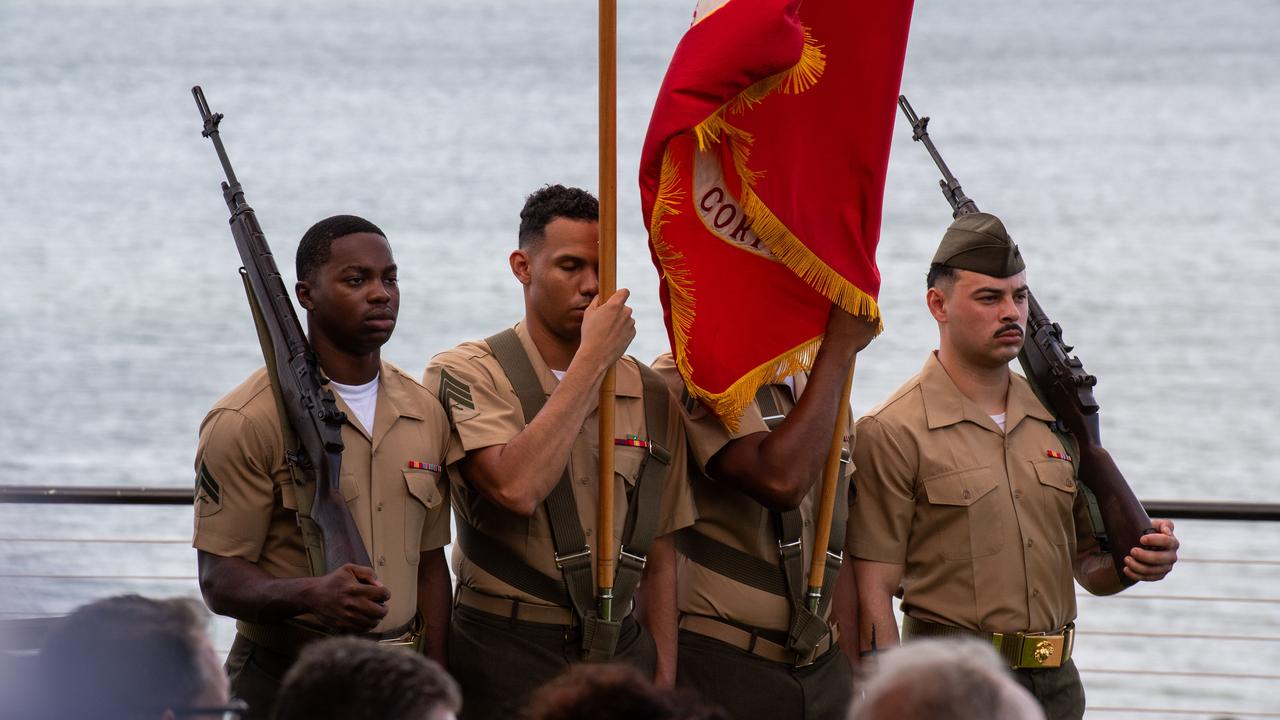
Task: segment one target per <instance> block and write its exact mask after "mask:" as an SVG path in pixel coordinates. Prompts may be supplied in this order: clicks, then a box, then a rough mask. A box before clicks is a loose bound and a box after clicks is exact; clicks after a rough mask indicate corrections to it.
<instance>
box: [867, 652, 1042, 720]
mask: <svg viewBox="0 0 1280 720" xmlns="http://www.w3.org/2000/svg"><path fill="white" fill-rule="evenodd" d="M863 691H864V693H863V697H862V698H861V699H858V700H855V701H854V703H853V709H852V711H851V712H850V713H849V720H939V719H940V718H947V719H948V720H1044V711H1042V710H1041V709H1040V705H1039V704H1038V703H1037V702H1036V700H1035V698H1033V697H1032V696H1031V693H1029V692H1027V691H1026V690H1025V689H1024V688H1023V687H1022V686H1021V685H1019V684H1018V683H1017V681H1016V680H1014V679H1013V678H1012V677H1011V676H1010V674H1009V671H1008V670H1007V669H1006V668H1005V666H1004V665H1003V664H1002V663H1001V660H1000V657H999V656H998V655H996V652H995V650H994V649H992V648H991V646H990V645H987V644H984V643H980V642H977V641H974V640H959V641H958V640H917V641H913V642H910V643H907V644H906V645H903V646H902V647H900V648H896V649H893V650H890V651H888V652H885V653H883V654H880V655H877V656H876V668H875V671H874V672H873V673H872V674H871V676H870V677H869V678H868V679H867V680H866V681H865V682H864V683H863Z"/></svg>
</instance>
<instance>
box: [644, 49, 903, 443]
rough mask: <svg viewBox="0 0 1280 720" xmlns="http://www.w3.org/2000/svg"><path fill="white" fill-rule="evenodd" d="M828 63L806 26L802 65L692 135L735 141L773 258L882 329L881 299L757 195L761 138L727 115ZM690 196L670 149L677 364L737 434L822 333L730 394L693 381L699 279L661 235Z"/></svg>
mask: <svg viewBox="0 0 1280 720" xmlns="http://www.w3.org/2000/svg"><path fill="white" fill-rule="evenodd" d="M825 69H826V55H825V54H824V53H823V52H822V46H821V45H819V44H818V43H817V42H816V41H815V40H814V38H813V35H812V34H811V33H810V32H809V29H808V28H807V27H806V28H804V45H803V47H802V49H801V52H800V58H799V60H798V61H797V62H796V64H795V65H793V66H792V67H790V68H788V69H787V70H785V71H783V72H780V73H777V74H775V75H772V76H770V77H768V78H765V79H764V80H761V81H759V82H757V83H754V84H752V85H751V86H749V87H747V88H746V89H745V90H743V91H742V92H740V93H739V94H738V95H737V96H736V97H734V98H733V99H732V100H730V101H729V102H727V103H725V104H724V105H721V106H720V108H718V109H717V110H716V111H715V112H714V113H712V114H711V115H710V116H708V117H707V119H706V120H703V121H702V122H701V123H698V125H696V126H695V127H694V128H693V135H694V137H695V139H696V140H697V143H698V149H699V150H700V151H706V150H707V149H708V148H710V147H711V146H712V145H715V144H717V143H720V142H728V143H729V149H730V152H731V154H732V157H733V164H734V169H735V171H736V172H737V174H738V176H739V178H741V182H742V198H741V202H742V210H743V213H744V214H745V215H746V217H747V218H748V219H749V220H750V221H751V228H752V230H753V231H755V233H756V235H757V236H758V237H759V238H760V240H761V241H762V242H763V243H764V244H765V246H766V247H768V248H769V251H770V252H771V253H772V254H773V256H774V257H775V258H777V259H778V261H779V262H781V263H782V264H784V265H785V266H787V267H788V268H790V269H791V270H792V271H793V272H795V273H796V274H798V275H799V276H800V277H801V278H803V279H804V280H805V282H807V283H808V284H809V285H810V286H811V287H813V288H814V289H815V290H816V291H818V292H819V293H821V294H822V295H823V296H825V297H827V298H828V299H829V300H831V301H832V302H833V303H835V304H837V305H839V306H840V307H841V308H843V309H844V310H845V311H846V312H849V313H851V314H853V315H855V316H857V317H861V318H865V319H867V320H871V321H874V322H876V323H877V325H878V328H877V331H876V332H877V334H878V333H879V332H880V331H881V330H882V329H883V324H882V323H881V319H880V309H879V306H878V305H877V304H876V301H875V299H873V298H872V297H871V296H870V295H868V294H867V293H866V292H864V291H863V290H861V289H860V288H858V287H857V286H855V285H854V284H853V283H851V282H849V281H848V280H847V279H846V278H845V277H844V276H842V275H840V273H838V272H836V270H835V269H833V268H832V267H831V266H829V265H827V264H826V263H825V262H823V261H822V259H821V258H819V257H818V256H817V255H814V254H813V252H812V251H811V250H809V248H807V247H805V245H804V243H803V242H801V241H800V239H799V238H797V237H796V236H795V234H794V233H792V232H791V230H790V229H789V228H787V226H786V225H785V224H784V223H783V222H782V221H781V220H779V219H778V217H777V216H776V215H774V214H773V212H772V211H771V210H770V209H769V208H768V206H766V205H765V203H764V202H763V201H762V200H761V199H760V197H759V196H758V195H756V194H755V191H754V190H753V186H754V185H755V183H756V181H757V180H758V179H759V177H760V174H761V173H760V172H759V171H755V170H752V169H750V168H749V167H748V166H747V160H748V159H749V157H750V154H751V145H752V143H753V142H754V138H753V137H752V135H751V133H749V132H747V131H745V130H743V129H741V128H738V127H735V126H734V125H732V124H731V123H730V122H729V121H728V120H727V119H726V115H729V114H741V113H743V112H745V111H746V110H748V109H750V108H751V107H753V106H755V105H756V104H758V103H760V102H761V101H762V100H763V99H764V98H765V97H766V96H768V95H770V94H771V93H773V92H782V93H800V92H804V91H805V90H808V89H809V88H811V87H813V86H814V85H815V84H816V83H817V82H818V81H819V80H820V79H821V77H822V73H823V71H824V70H825ZM683 199H684V190H683V189H681V188H680V187H679V166H678V165H677V164H676V162H675V159H674V158H673V157H672V155H671V151H670V149H669V148H668V149H667V150H666V151H665V153H664V155H663V159H662V173H661V177H660V179H659V185H658V194H657V197H656V198H655V200H654V206H653V211H652V214H651V216H650V223H649V228H650V230H649V237H650V241H651V242H652V243H653V249H654V254H655V255H656V256H657V258H658V262H659V264H660V265H661V267H662V280H663V281H664V282H665V283H666V286H667V295H668V299H669V303H670V309H671V326H672V327H671V329H672V337H673V339H674V340H675V348H674V351H675V362H676V367H677V369H678V370H679V372H680V375H681V376H682V377H683V378H684V381H685V385H686V387H688V389H689V394H690V395H691V396H693V397H696V398H698V399H699V400H701V401H702V402H704V403H706V404H707V406H708V407H710V408H711V409H712V410H713V411H714V412H715V413H716V415H717V416H719V418H720V420H721V422H723V423H724V425H725V426H726V427H727V428H728V429H729V430H730V431H731V432H732V431H736V430H737V429H738V426H739V423H740V422H741V419H742V412H743V410H744V409H745V408H746V407H747V406H748V405H750V404H751V403H752V402H753V401H754V400H755V395H756V391H757V390H758V389H759V388H760V386H762V385H765V384H767V383H772V382H775V381H777V380H779V379H781V378H785V377H787V376H790V375H794V374H796V373H798V372H801V371H807V370H808V369H809V368H811V367H813V361H814V358H815V357H816V356H817V353H818V348H819V347H821V345H822V338H823V336H821V335H819V336H818V337H816V338H813V339H811V340H807V341H805V342H804V343H801V344H800V345H798V346H796V347H794V348H792V349H790V350H788V351H786V352H785V353H782V354H781V355H779V356H778V357H775V358H773V359H771V360H768V361H766V362H764V363H762V364H760V365H759V366H757V367H756V368H755V369H753V370H751V371H750V372H748V373H747V374H745V375H743V376H742V377H741V378H739V379H738V380H737V381H735V382H734V383H733V384H732V385H730V386H729V387H728V388H727V389H725V390H724V391H723V392H712V391H709V390H706V389H705V388H702V387H700V386H699V385H697V384H696V383H694V382H693V381H692V377H693V367H692V364H691V362H690V359H689V355H688V341H689V332H690V330H691V329H692V327H693V319H694V315H695V307H696V301H695V297H694V288H693V280H692V278H690V277H689V271H688V269H687V268H686V267H685V266H684V256H683V255H682V254H681V253H680V252H679V251H677V250H676V249H675V248H673V247H672V246H671V245H670V244H669V243H668V242H666V240H665V239H663V237H662V226H663V224H664V223H665V218H666V217H667V216H668V215H676V214H679V212H680V211H679V209H678V205H679V203H680V202H681V201H682V200H683Z"/></svg>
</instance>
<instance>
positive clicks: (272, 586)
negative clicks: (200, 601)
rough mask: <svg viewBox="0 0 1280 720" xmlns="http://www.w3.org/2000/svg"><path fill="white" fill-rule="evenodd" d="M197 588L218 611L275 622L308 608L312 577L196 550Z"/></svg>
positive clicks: (241, 618) (308, 609)
mask: <svg viewBox="0 0 1280 720" xmlns="http://www.w3.org/2000/svg"><path fill="white" fill-rule="evenodd" d="M197 557H198V563H199V567H200V592H201V594H202V595H203V596H204V600H205V604H207V605H208V606H209V609H210V610H212V611H213V612H215V613H217V614H219V615H226V616H229V617H233V618H236V619H238V620H245V621H247V622H257V623H263V622H277V621H280V620H287V619H289V618H291V617H296V616H298V615H302V614H304V613H307V612H310V610H311V605H310V602H309V601H308V599H307V598H308V595H309V594H310V593H311V592H312V590H313V588H314V585H315V583H314V578H310V577H301V578H278V577H274V576H272V575H270V574H268V573H267V571H265V570H263V569H262V568H260V567H258V566H257V565H254V564H253V563H251V562H249V561H247V560H244V559H242V558H234V557H221V556H218V555H212V554H210V553H206V552H203V551H201V552H199V553H198V555H197Z"/></svg>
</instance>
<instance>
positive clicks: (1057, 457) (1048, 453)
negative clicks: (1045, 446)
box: [1044, 450, 1071, 462]
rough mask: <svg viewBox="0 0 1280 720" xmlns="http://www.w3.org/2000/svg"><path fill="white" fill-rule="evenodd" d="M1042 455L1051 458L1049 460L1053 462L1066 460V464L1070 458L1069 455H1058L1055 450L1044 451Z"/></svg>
mask: <svg viewBox="0 0 1280 720" xmlns="http://www.w3.org/2000/svg"><path fill="white" fill-rule="evenodd" d="M1044 454H1045V455H1046V456H1048V457H1051V458H1053V459H1055V460H1066V461H1067V462H1071V456H1070V455H1067V454H1066V453H1060V452H1058V451H1057V450H1045V451H1044Z"/></svg>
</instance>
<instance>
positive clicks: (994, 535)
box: [921, 466, 1004, 560]
mask: <svg viewBox="0 0 1280 720" xmlns="http://www.w3.org/2000/svg"><path fill="white" fill-rule="evenodd" d="M921 483H922V484H923V485H924V490H925V496H926V498H927V500H928V507H927V508H924V509H923V512H927V513H928V514H929V517H928V518H922V519H921V526H922V527H923V529H924V530H925V531H926V532H930V533H931V534H934V537H933V538H928V539H927V540H933V541H934V542H936V543H940V545H939V550H940V551H941V553H942V556H943V557H944V558H946V559H948V560H968V559H971V558H975V557H984V556H987V555H994V554H995V553H997V552H999V551H1000V548H1001V545H1002V544H1003V528H1004V519H1003V517H1002V516H1001V513H1000V508H999V493H995V492H993V491H994V490H995V489H996V488H997V487H999V486H1000V483H999V482H998V481H997V480H996V477H995V474H994V473H993V472H992V470H991V469H990V468H989V467H987V466H982V467H975V468H965V469H962V470H950V471H948V472H945V473H941V474H939V475H934V476H932V477H927V478H924V479H923V480H922V481H921ZM927 540H926V541H927Z"/></svg>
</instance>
